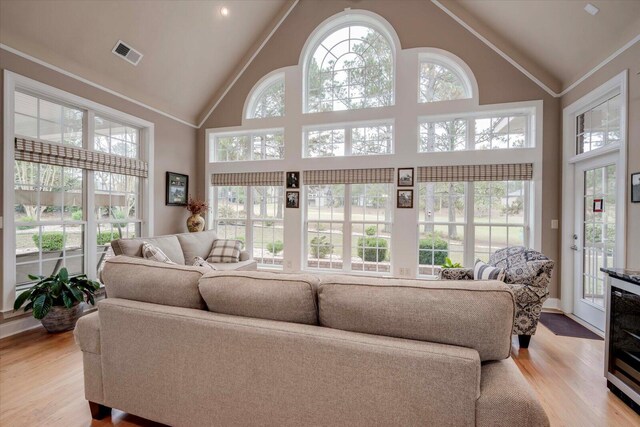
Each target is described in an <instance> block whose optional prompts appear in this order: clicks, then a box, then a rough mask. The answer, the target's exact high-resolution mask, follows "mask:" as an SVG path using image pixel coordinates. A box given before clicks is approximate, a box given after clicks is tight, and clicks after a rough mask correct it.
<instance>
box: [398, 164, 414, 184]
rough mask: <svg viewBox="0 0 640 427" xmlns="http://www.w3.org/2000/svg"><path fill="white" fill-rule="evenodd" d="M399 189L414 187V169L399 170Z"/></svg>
mask: <svg viewBox="0 0 640 427" xmlns="http://www.w3.org/2000/svg"><path fill="white" fill-rule="evenodd" d="M398 187H413V168H398Z"/></svg>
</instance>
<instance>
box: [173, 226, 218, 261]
mask: <svg viewBox="0 0 640 427" xmlns="http://www.w3.org/2000/svg"><path fill="white" fill-rule="evenodd" d="M176 237H177V238H178V242H180V246H181V247H182V252H183V254H184V263H185V264H186V265H193V263H194V261H195V258H196V257H200V258H204V259H207V257H208V256H209V252H211V246H212V245H213V242H214V241H215V240H216V239H217V238H218V236H217V235H216V232H215V231H214V230H207V231H201V232H199V233H182V234H176Z"/></svg>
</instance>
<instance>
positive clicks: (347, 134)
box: [302, 119, 396, 159]
mask: <svg viewBox="0 0 640 427" xmlns="http://www.w3.org/2000/svg"><path fill="white" fill-rule="evenodd" d="M367 126H391V127H392V130H391V152H390V153H376V154H353V153H352V151H353V144H352V135H351V131H352V130H353V128H358V127H367ZM327 130H344V156H317V157H313V156H309V155H308V148H309V147H308V145H307V144H308V142H309V141H308V134H309V132H314V131H327ZM395 130H396V127H395V124H394V120H393V119H386V120H367V121H362V122H347V123H332V124H323V125H316V126H304V127H303V128H302V135H303V136H302V145H303V149H302V155H303V157H304V158H305V159H318V158H335V157H352V156H353V157H356V156H358V157H360V156H365V157H369V156H392V155H393V154H394V152H395Z"/></svg>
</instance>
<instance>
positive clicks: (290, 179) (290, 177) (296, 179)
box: [287, 172, 300, 188]
mask: <svg viewBox="0 0 640 427" xmlns="http://www.w3.org/2000/svg"><path fill="white" fill-rule="evenodd" d="M287 188H300V172H287Z"/></svg>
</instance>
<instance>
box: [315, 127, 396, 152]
mask: <svg viewBox="0 0 640 427" xmlns="http://www.w3.org/2000/svg"><path fill="white" fill-rule="evenodd" d="M304 139H305V157H339V156H367V155H373V154H392V153H393V124H391V123H388V122H380V123H366V124H352V125H346V126H345V125H340V126H332V127H330V128H329V127H320V128H318V127H313V128H308V129H307V130H305V132H304Z"/></svg>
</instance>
